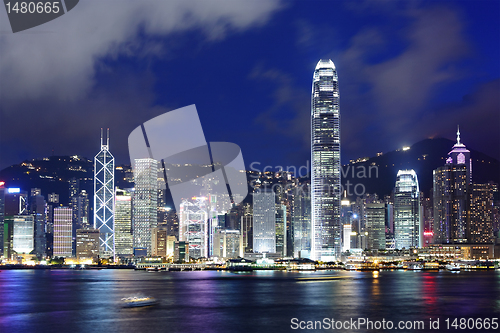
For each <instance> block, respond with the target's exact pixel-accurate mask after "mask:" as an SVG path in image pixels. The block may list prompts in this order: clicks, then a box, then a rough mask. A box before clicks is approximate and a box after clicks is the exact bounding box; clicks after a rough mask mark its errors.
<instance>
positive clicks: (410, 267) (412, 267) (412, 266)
mask: <svg viewBox="0 0 500 333" xmlns="http://www.w3.org/2000/svg"><path fill="white" fill-rule="evenodd" d="M406 269H407V270H410V271H421V270H422V269H423V267H422V265H421V264H417V263H410V264H409V265H408V267H407V268H406Z"/></svg>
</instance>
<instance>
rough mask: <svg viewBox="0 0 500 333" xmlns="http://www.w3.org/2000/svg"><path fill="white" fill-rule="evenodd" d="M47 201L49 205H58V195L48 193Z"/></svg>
mask: <svg viewBox="0 0 500 333" xmlns="http://www.w3.org/2000/svg"><path fill="white" fill-rule="evenodd" d="M47 201H48V202H49V203H55V204H57V203H59V194H57V193H49V195H48V196H47Z"/></svg>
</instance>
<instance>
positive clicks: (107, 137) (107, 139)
mask: <svg viewBox="0 0 500 333" xmlns="http://www.w3.org/2000/svg"><path fill="white" fill-rule="evenodd" d="M106 141H107V142H106V146H108V147H109V127H108V132H107V133H106Z"/></svg>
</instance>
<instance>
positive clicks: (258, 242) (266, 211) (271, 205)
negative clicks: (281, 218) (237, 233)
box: [253, 189, 276, 253]
mask: <svg viewBox="0 0 500 333" xmlns="http://www.w3.org/2000/svg"><path fill="white" fill-rule="evenodd" d="M253 250H254V252H256V253H264V252H269V253H275V252H276V194H275V193H274V192H273V191H272V190H267V189H260V190H259V191H258V192H254V193H253Z"/></svg>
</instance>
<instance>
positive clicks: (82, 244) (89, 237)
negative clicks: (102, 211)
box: [76, 229, 100, 263]
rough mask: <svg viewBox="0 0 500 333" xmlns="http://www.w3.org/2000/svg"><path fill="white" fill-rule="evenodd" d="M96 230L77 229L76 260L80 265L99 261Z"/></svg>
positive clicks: (97, 231) (97, 232)
mask: <svg viewBox="0 0 500 333" xmlns="http://www.w3.org/2000/svg"><path fill="white" fill-rule="evenodd" d="M99 236H100V232H99V230H98V229H78V230H77V231H76V259H77V260H78V261H79V262H80V263H81V262H82V261H87V262H89V263H95V262H97V260H98V259H99Z"/></svg>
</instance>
